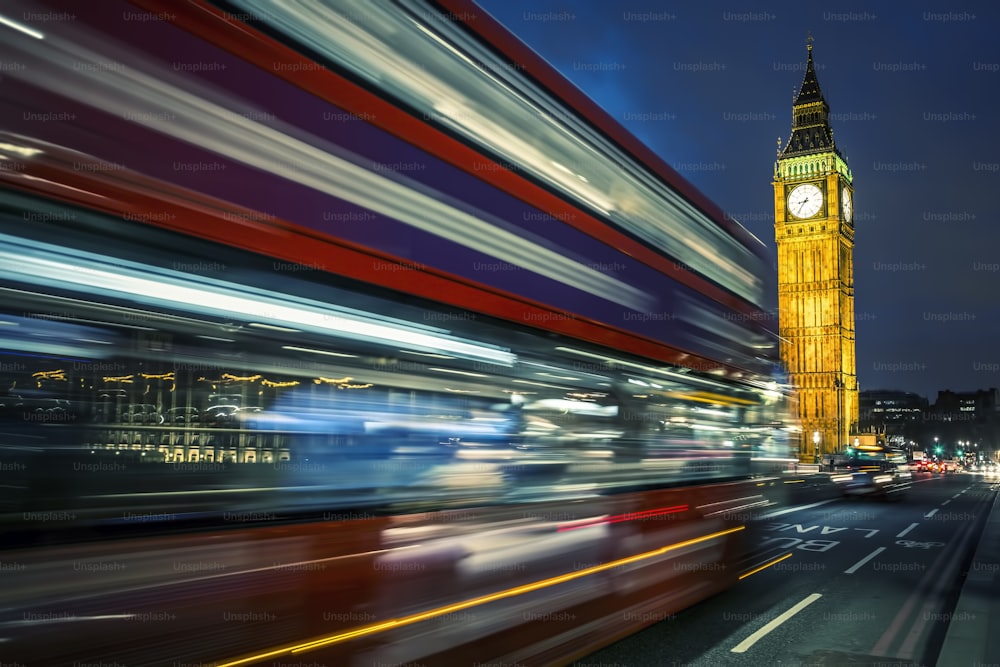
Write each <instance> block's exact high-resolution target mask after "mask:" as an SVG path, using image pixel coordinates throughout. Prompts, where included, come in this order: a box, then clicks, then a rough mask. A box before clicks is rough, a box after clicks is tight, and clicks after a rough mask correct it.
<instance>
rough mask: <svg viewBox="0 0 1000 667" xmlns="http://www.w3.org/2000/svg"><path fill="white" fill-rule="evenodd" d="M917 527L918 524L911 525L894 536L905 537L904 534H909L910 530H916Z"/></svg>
mask: <svg viewBox="0 0 1000 667" xmlns="http://www.w3.org/2000/svg"><path fill="white" fill-rule="evenodd" d="M919 525H920V524H918V523H911V524H910V525H909V526H907V527H906V528H904V529H903V532H901V533H900V534H899V535H896V537H906V534H907V533H908V532H910V531H911V530H913V529H914V528H916V527H917V526H919Z"/></svg>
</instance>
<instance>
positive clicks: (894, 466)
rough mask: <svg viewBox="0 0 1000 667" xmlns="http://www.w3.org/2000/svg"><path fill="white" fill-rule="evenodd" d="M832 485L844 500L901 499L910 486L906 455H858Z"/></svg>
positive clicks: (882, 452)
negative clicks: (838, 488) (870, 498)
mask: <svg viewBox="0 0 1000 667" xmlns="http://www.w3.org/2000/svg"><path fill="white" fill-rule="evenodd" d="M830 479H831V481H833V482H834V483H835V484H837V485H838V487H840V491H841V493H842V494H843V495H844V496H848V497H851V496H869V497H873V498H882V499H899V498H901V497H902V496H903V495H904V494H905V493H906V492H907V490H909V488H910V486H911V485H912V483H913V471H912V469H911V467H910V465H909V463H907V460H906V455H905V454H904V453H903V452H899V451H895V450H880V451H866V452H859V454H857V455H855V456H853V457H851V459H850V461H849V462H848V464H847V465H846V466H844V467H843V468H842V469H841V470H840V471H835V472H834V474H833V475H832V476H831V478H830Z"/></svg>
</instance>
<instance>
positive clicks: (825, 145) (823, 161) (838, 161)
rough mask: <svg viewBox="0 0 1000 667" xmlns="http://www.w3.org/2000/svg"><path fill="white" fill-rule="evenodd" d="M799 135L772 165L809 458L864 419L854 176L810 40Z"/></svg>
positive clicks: (787, 357)
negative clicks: (860, 392) (858, 338)
mask: <svg viewBox="0 0 1000 667" xmlns="http://www.w3.org/2000/svg"><path fill="white" fill-rule="evenodd" d="M807 50H808V54H807V59H806V67H805V74H804V75H803V77H802V85H801V86H800V87H799V91H798V94H797V95H796V96H795V98H794V101H793V103H792V133H791V136H790V137H789V138H788V141H787V142H786V143H785V145H784V148H782V147H781V144H780V141H779V144H778V156H777V160H776V161H775V163H774V181H773V185H774V231H775V241H776V242H777V247H778V326H779V329H780V334H781V338H782V343H781V358H782V361H784V363H785V365H786V367H787V368H788V373H789V376H790V379H791V381H792V383H793V384H794V385H795V386H796V387H797V388H798V394H799V419H800V421H801V423H802V442H801V443H800V445H799V456H800V459H801V460H802V461H807V462H812V461H813V460H814V459H816V458H822V456H823V455H824V454H833V453H835V452H840V451H843V450H844V448H845V447H846V446H847V445H849V444H850V439H849V438H850V434H851V431H852V427H856V424H857V420H858V382H857V370H856V361H855V329H854V215H853V193H854V186H853V181H854V178H853V175H852V174H851V170H850V168H849V167H848V166H847V161H846V160H845V159H844V157H843V155H841V153H840V151H839V150H838V148H837V146H836V144H835V143H834V140H833V128H832V127H831V126H830V107H829V105H828V104H827V103H826V99H825V98H824V97H823V92H822V90H821V89H820V87H819V79H818V78H817V77H816V65H815V63H814V62H813V44H812V36H810V37H809V40H808V45H807Z"/></svg>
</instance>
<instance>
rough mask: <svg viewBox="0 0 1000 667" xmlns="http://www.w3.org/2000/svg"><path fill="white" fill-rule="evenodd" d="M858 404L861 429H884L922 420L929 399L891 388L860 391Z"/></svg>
mask: <svg viewBox="0 0 1000 667" xmlns="http://www.w3.org/2000/svg"><path fill="white" fill-rule="evenodd" d="M858 406H859V409H858V412H859V423H860V429H859V430H861V431H870V430H873V429H874V430H882V428H883V427H884V428H889V427H891V426H893V425H899V424H902V423H915V422H920V421H921V420H922V419H924V418H925V415H926V414H927V411H928V401H927V399H926V398H924V397H923V396H920V395H918V394H914V393H912V392H908V391H895V390H891V389H876V390H871V391H862V392H860V393H859V394H858ZM889 430H892V429H889Z"/></svg>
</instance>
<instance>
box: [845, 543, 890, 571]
mask: <svg viewBox="0 0 1000 667" xmlns="http://www.w3.org/2000/svg"><path fill="white" fill-rule="evenodd" d="M883 551H885V547H879V548H878V549H876V550H875V551H873V552H871V553H870V554H868V555H867V556H865V557H864V558H862V559H861V560H859V561H858V562H857V563H855V564H854V565H852V566H850V567H849V568H847V569H846V570H844V574H854V573H855V572H857V571H858V570H860V569H861V568H862V566H864V564H865V563H867V562H868V561H870V560H871V559H872V558H875V556H878V555H879V554H880V553H882V552H883Z"/></svg>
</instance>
